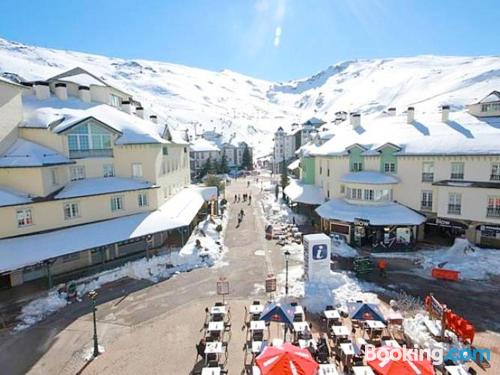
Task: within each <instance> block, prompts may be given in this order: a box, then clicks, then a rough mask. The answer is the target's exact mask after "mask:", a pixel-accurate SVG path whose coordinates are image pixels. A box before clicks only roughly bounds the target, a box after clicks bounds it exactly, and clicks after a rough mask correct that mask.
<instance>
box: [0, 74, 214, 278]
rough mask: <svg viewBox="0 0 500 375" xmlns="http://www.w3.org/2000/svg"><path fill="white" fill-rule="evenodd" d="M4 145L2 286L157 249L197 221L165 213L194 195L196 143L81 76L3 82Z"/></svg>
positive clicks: (0, 164) (0, 155)
mask: <svg viewBox="0 0 500 375" xmlns="http://www.w3.org/2000/svg"><path fill="white" fill-rule="evenodd" d="M0 137H1V138H0V222H2V225H1V226H0V259H1V261H0V263H2V266H1V267H0V275H1V277H0V284H1V286H14V285H18V284H20V283H23V282H26V281H30V280H34V279H37V278H40V277H46V276H47V274H52V275H57V274H62V273H65V272H70V271H74V270H79V269H81V268H82V267H88V266H92V265H95V264H101V263H106V262H111V261H113V260H115V259H117V258H120V257H122V256H126V255H130V254H132V253H137V252H140V251H143V250H145V249H150V248H158V247H159V246H161V245H162V244H164V243H165V241H166V240H167V237H169V233H170V232H171V231H172V230H174V229H178V228H180V227H184V228H185V227H189V225H190V223H191V221H192V219H193V217H190V218H189V219H191V220H188V218H185V219H186V220H188V221H187V223H186V222H185V221H186V220H184V221H183V222H182V223H180V222H174V221H173V217H175V215H180V212H171V215H172V217H170V216H168V215H167V216H168V217H167V216H165V215H163V216H162V215H160V213H161V211H162V208H163V207H170V208H171V209H172V211H175V210H176V209H177V211H179V208H178V207H177V206H176V204H175V201H176V200H177V199H178V198H176V196H177V195H179V194H181V193H182V194H183V195H185V196H186V194H187V195H189V194H188V193H187V190H188V189H187V188H186V187H187V186H188V185H189V184H190V165H189V148H188V146H189V145H188V143H187V142H185V141H184V140H183V139H182V137H180V136H178V135H177V134H176V133H174V132H172V131H170V130H169V129H168V127H167V126H166V125H165V124H160V123H159V122H158V119H157V116H156V115H154V114H151V115H150V116H146V115H145V113H144V109H143V107H142V106H141V104H140V103H139V102H138V101H136V100H134V99H133V98H132V96H131V95H129V94H127V93H125V92H123V91H121V90H119V89H116V88H114V87H112V86H110V85H108V84H107V83H106V82H104V81H102V80H101V79H99V78H97V77H96V76H94V75H92V74H91V73H89V72H86V71H84V70H83V69H80V68H76V69H73V70H70V71H68V72H65V73H63V74H60V75H57V76H55V77H52V78H49V79H47V80H46V81H36V82H23V83H22V84H15V83H12V82H7V81H4V80H0ZM193 194H194V195H196V196H201V195H203V194H202V193H201V192H198V191H196V192H194V193H193ZM200 194H201V195H200ZM204 198H206V197H204ZM198 202H199V201H198ZM202 204H203V199H202V202H201V203H200V206H201V205H202ZM199 208H200V207H198V209H199ZM198 209H197V210H196V212H197V211H198ZM196 212H194V214H193V216H194V215H195V214H196ZM151 215H152V216H151ZM153 217H157V219H158V220H159V221H161V224H160V225H157V224H155V225H153V224H154V223H152V222H151V225H149V226H147V225H145V223H148V222H150V221H151V220H152V218H153ZM169 220H170V221H169ZM95 223H99V224H97V225H96V224H95ZM106 228H107V230H106ZM125 228H127V229H125ZM101 231H104V232H101ZM169 231H170V232H169ZM183 234H185V233H183ZM71 236H74V237H71ZM72 241H74V243H72V244H71V245H70V243H71V242H72Z"/></svg>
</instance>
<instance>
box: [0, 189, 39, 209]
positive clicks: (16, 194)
mask: <svg viewBox="0 0 500 375" xmlns="http://www.w3.org/2000/svg"><path fill="white" fill-rule="evenodd" d="M31 202H32V200H31V198H30V197H29V196H28V194H25V193H23V192H20V191H18V190H14V189H12V188H10V187H5V186H0V207H5V206H14V205H17V204H25V203H31Z"/></svg>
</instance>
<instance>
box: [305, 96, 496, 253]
mask: <svg viewBox="0 0 500 375" xmlns="http://www.w3.org/2000/svg"><path fill="white" fill-rule="evenodd" d="M492 95H494V96H495V97H496V94H495V93H492V94H490V95H489V96H488V97H486V98H485V99H486V100H487V104H488V107H487V108H485V107H484V103H483V101H481V102H479V103H477V104H475V105H473V106H472V108H469V113H467V112H465V111H461V112H456V113H452V114H450V111H449V106H447V105H445V106H442V110H441V113H436V114H426V115H422V116H421V117H420V116H418V117H416V116H415V109H414V108H413V107H410V108H408V109H407V110H406V113H404V114H402V115H399V116H396V114H395V113H394V112H395V111H389V113H384V114H380V115H378V116H377V117H372V118H370V119H367V120H361V118H360V116H359V115H356V114H351V116H350V119H349V120H347V121H344V122H343V123H341V124H336V125H334V126H333V127H332V128H331V129H329V132H331V133H332V134H335V136H333V137H332V138H331V139H330V140H328V141H327V142H326V143H324V144H320V145H317V144H314V143H311V144H310V145H309V146H306V147H304V149H303V151H302V158H301V168H302V171H301V173H302V179H303V181H304V182H306V183H309V184H315V185H317V186H319V187H321V189H322V190H323V192H324V195H325V197H327V199H328V200H329V201H328V202H326V203H325V204H324V205H322V206H320V208H318V209H317V212H318V213H319V214H320V216H322V218H323V219H322V223H321V225H322V229H323V230H325V231H326V232H332V233H335V234H338V235H341V236H344V237H345V238H346V239H347V240H348V241H349V242H353V243H359V244H361V242H362V240H363V241H364V240H366V241H369V242H370V243H372V244H373V246H376V245H377V244H382V245H386V244H387V243H389V242H390V241H392V242H398V238H399V237H402V239H401V240H402V241H403V240H404V242H408V243H410V242H413V241H414V240H415V239H429V240H437V241H442V242H445V243H446V242H447V243H450V242H452V241H453V239H454V238H455V237H456V236H460V235H463V236H466V237H467V238H468V239H469V240H470V241H471V242H472V243H475V244H478V245H482V246H487V247H497V248H498V247H500V130H499V128H498V125H500V118H499V117H498V113H497V112H496V109H495V107H492V106H491V105H490V104H491V103H492V100H491V98H492ZM475 108H476V109H477V108H480V109H481V108H482V109H484V111H477V110H476V109H475ZM486 109H487V110H486ZM382 130H383V131H382ZM396 205H397V206H396ZM323 206H324V207H323ZM377 207H381V208H380V209H378V210H377ZM384 213H385V214H384ZM415 215H419V216H420V217H421V219H420V218H419V216H415ZM419 221H420V222H419ZM376 222H379V223H381V225H377V224H374V223H376ZM386 222H387V223H386ZM371 226H373V227H376V226H379V227H380V226H381V227H382V228H380V230H379V231H378V233H375V232H372V231H369V230H368V227H371ZM398 228H399V232H400V234H397V233H396V232H397V230H398ZM403 228H408V229H409V230H408V231H406V230H403ZM392 231H394V236H390V233H392ZM357 232H359V233H357ZM366 233H369V234H370V237H369V238H367V237H368V236H365V234H366ZM384 233H385V234H386V238H384ZM361 234H362V235H361ZM393 238H395V239H394V240H393ZM356 241H357V242H356Z"/></svg>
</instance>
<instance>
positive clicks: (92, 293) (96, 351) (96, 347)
mask: <svg viewBox="0 0 500 375" xmlns="http://www.w3.org/2000/svg"><path fill="white" fill-rule="evenodd" d="M89 297H90V299H91V301H92V317H93V321H94V358H95V357H97V356H98V355H99V344H98V342H97V322H96V318H95V312H96V310H97V309H96V306H95V300H96V298H97V292H96V291H95V290H91V291H90V292H89Z"/></svg>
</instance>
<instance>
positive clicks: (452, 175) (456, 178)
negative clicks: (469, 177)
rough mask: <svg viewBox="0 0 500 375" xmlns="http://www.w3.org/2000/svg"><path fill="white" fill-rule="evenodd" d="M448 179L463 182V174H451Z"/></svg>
mask: <svg viewBox="0 0 500 375" xmlns="http://www.w3.org/2000/svg"><path fill="white" fill-rule="evenodd" d="M450 178H451V179H452V180H463V179H464V174H463V173H452V174H451V176H450Z"/></svg>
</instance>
